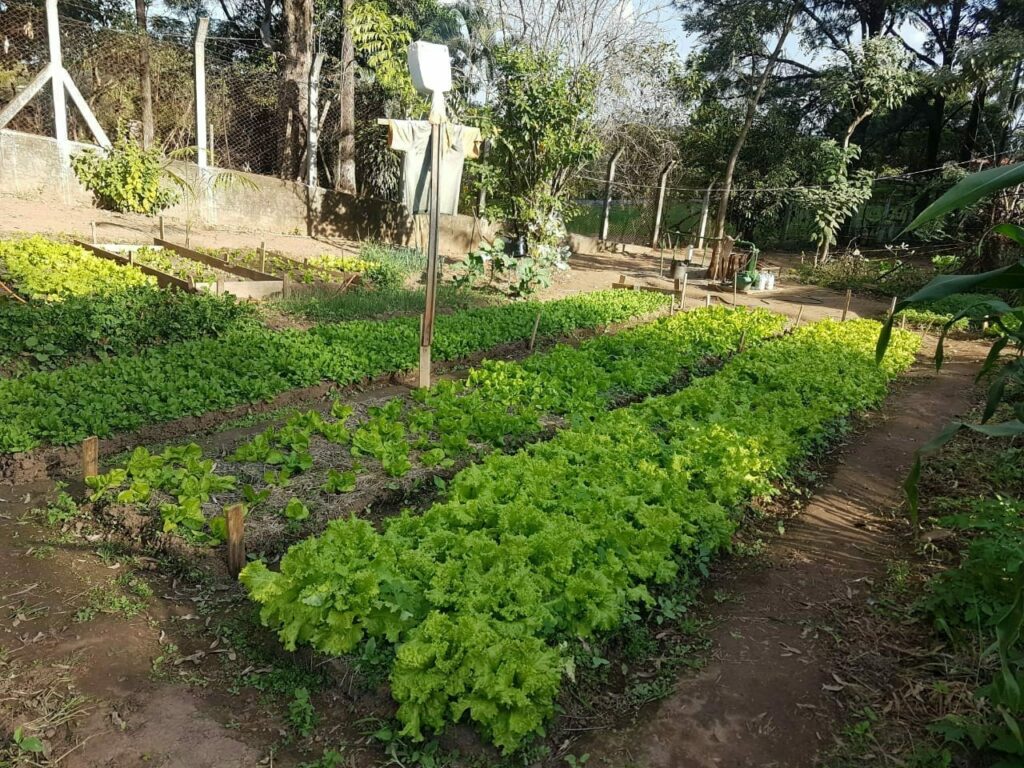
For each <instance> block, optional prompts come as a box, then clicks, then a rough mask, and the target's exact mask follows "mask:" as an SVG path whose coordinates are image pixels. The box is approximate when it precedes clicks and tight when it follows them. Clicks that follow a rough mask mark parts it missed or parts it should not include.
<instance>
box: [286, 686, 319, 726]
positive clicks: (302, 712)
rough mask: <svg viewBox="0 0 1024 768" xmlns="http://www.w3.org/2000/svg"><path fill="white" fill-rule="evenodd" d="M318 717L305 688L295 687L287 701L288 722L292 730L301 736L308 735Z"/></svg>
mask: <svg viewBox="0 0 1024 768" xmlns="http://www.w3.org/2000/svg"><path fill="white" fill-rule="evenodd" d="M318 720H319V718H318V717H317V714H316V710H315V709H314V708H313V702H312V701H311V700H310V698H309V690H308V689H307V688H296V689H295V691H294V692H293V693H292V700H291V701H290V702H289V703H288V724H289V725H291V727H292V730H294V731H295V732H296V733H298V734H299V735H300V736H302V737H306V736H309V735H310V734H311V733H312V732H313V729H314V728H316V724H317V721H318Z"/></svg>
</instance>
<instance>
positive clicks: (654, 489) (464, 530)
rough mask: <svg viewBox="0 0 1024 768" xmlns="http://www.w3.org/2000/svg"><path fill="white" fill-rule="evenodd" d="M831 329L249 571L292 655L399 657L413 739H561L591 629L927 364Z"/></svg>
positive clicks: (397, 680)
mask: <svg viewBox="0 0 1024 768" xmlns="http://www.w3.org/2000/svg"><path fill="white" fill-rule="evenodd" d="M878 329H879V326H878V325H877V324H876V323H873V322H870V321H853V322H849V323H842V324H840V323H834V322H824V323H820V324H817V325H814V326H808V327H805V328H802V329H800V330H798V331H797V332H795V333H794V334H792V335H789V336H785V337H782V338H781V339H779V340H775V341H769V342H767V343H764V344H762V345H760V346H758V347H756V348H753V349H750V350H749V351H746V352H744V353H742V354H740V355H738V356H736V357H734V358H732V359H731V360H730V361H729V362H728V363H726V364H725V365H724V366H723V368H722V369H721V370H720V371H719V372H717V373H715V374H713V375H711V376H708V377H706V378H703V379H698V380H696V381H695V382H693V383H692V384H691V385H690V386H688V387H686V388H685V389H683V390H680V391H678V392H676V393H674V394H669V395H664V396H660V397H652V398H649V399H647V400H645V401H643V402H642V403H639V404H636V405H632V406H628V407H625V408H620V409H618V410H614V411H610V412H607V413H604V414H601V415H598V416H597V417H596V418H595V419H593V420H592V421H586V422H579V423H577V424H576V425H575V426H573V427H571V428H568V429H565V430H563V431H561V432H559V433H558V434H557V435H556V436H555V437H554V438H553V439H552V440H550V441H548V442H543V443H536V444H533V445H531V446H529V447H527V448H525V449H523V450H521V451H519V452H518V453H515V454H513V455H505V454H491V455H490V456H488V457H487V458H486V459H484V460H483V461H482V462H480V463H479V464H475V465H471V466H470V467H468V468H466V469H464V470H463V471H461V472H460V473H458V474H457V475H456V476H455V478H454V479H453V480H452V482H451V483H450V484H449V485H448V490H447V493H446V496H444V497H443V498H442V499H441V500H440V501H438V502H437V503H436V504H434V505H433V506H431V507H430V508H429V509H427V510H426V511H425V512H423V513H422V514H417V513H414V512H405V513H403V514H401V515H400V516H398V517H395V518H392V519H390V520H388V521H386V523H385V524H384V526H383V530H382V531H378V530H376V529H375V528H374V527H373V526H372V525H371V524H370V523H368V522H366V521H365V520H361V519H358V518H350V519H342V520H335V521H332V522H331V523H330V524H329V525H328V527H327V529H326V530H325V532H324V533H323V534H322V535H320V536H318V537H314V538H310V539H308V540H306V541H304V542H301V543H299V544H297V545H295V546H293V547H292V548H291V549H290V550H289V551H288V553H287V554H286V555H285V556H284V558H283V559H282V561H281V564H280V571H276V572H275V571H272V570H270V569H269V568H267V566H266V565H264V564H263V563H261V562H253V563H251V564H249V565H248V566H247V567H246V568H245V570H244V571H243V573H242V576H241V579H242V581H243V583H244V584H245V585H246V587H247V588H248V590H249V592H250V595H251V597H252V598H253V599H254V600H255V601H256V602H258V603H259V604H260V605H261V606H262V608H261V617H262V620H263V621H264V622H265V623H266V624H267V625H268V626H270V627H272V628H274V629H275V630H276V631H277V632H278V634H279V636H280V639H281V641H282V642H283V644H284V645H285V647H286V648H289V649H294V648H296V647H297V646H298V645H310V646H312V647H314V648H316V649H319V650H320V651H323V652H325V653H329V654H345V653H350V652H359V653H362V654H364V655H365V654H371V655H374V656H376V658H377V660H378V661H379V662H380V663H383V664H386V665H388V666H389V668H390V684H391V693H392V695H393V697H394V698H395V700H396V701H397V702H398V704H399V707H398V711H397V716H398V718H399V719H400V721H401V722H402V723H403V734H405V735H407V736H410V737H412V738H421V737H423V735H424V732H425V731H435V732H436V731H440V730H442V729H443V728H445V727H446V726H447V725H449V724H451V723H457V722H460V721H465V720H468V721H471V722H473V723H474V724H476V725H477V726H478V727H479V728H480V729H481V730H482V731H483V733H484V734H485V735H486V736H487V737H488V738H489V739H490V740H491V741H492V742H493V743H494V744H495V745H497V746H498V747H500V748H501V749H502V750H503V751H505V752H510V751H514V750H516V749H517V748H519V747H521V746H523V745H524V743H526V742H527V741H528V740H529V739H530V738H531V737H533V736H535V735H537V734H539V733H541V732H543V730H544V728H545V725H546V724H547V723H548V721H549V720H550V719H551V717H552V716H553V714H554V711H555V700H556V697H557V696H558V693H559V690H560V687H561V685H562V683H563V681H564V680H565V679H566V678H567V677H568V678H571V675H572V669H573V651H574V648H576V647H577V645H578V644H579V643H580V642H581V641H587V640H590V639H592V638H595V637H600V636H602V635H605V634H606V633H609V632H614V631H616V630H619V629H621V628H622V627H623V626H624V625H625V624H626V623H628V622H629V621H632V620H635V616H636V613H637V611H636V609H637V608H638V607H640V606H642V605H644V604H649V603H650V602H651V600H652V598H651V593H650V591H649V587H650V586H652V585H656V584H665V583H668V582H672V581H673V580H674V579H676V578H678V577H680V575H681V572H695V573H696V572H698V571H699V570H700V569H701V568H702V567H704V566H706V562H707V560H708V558H710V557H711V556H712V555H713V554H714V553H715V552H718V551H720V550H722V549H723V548H726V547H728V545H729V542H730V538H731V534H732V532H733V530H734V528H735V526H736V524H737V515H736V513H735V510H736V509H737V506H738V505H739V504H740V503H741V502H743V501H744V500H745V499H748V498H750V497H751V496H757V495H766V494H770V493H772V490H773V483H774V481H776V480H778V479H779V478H780V477H781V476H783V475H784V474H785V473H786V472H787V470H788V469H790V468H791V467H792V466H793V464H794V463H795V462H797V461H799V459H800V458H801V457H802V456H804V455H806V454H807V453H808V452H809V451H811V450H812V449H813V448H814V447H815V446H816V445H818V444H820V443H821V442H822V441H825V440H827V439H828V438H829V437H830V436H831V435H832V434H834V433H835V432H836V431H837V430H839V429H841V428H842V425H843V423H844V420H845V419H846V418H847V416H848V415H849V414H850V413H851V412H853V411H857V410H859V409H863V408H867V407H870V406H872V405H875V404H877V403H878V402H879V401H880V400H881V399H882V398H883V397H884V395H885V393H886V389H887V383H888V382H889V380H890V379H892V378H893V377H894V376H896V375H897V374H898V373H900V372H901V371H903V370H905V369H906V368H907V367H908V366H909V365H910V364H911V362H912V360H913V357H914V354H915V352H916V350H917V346H918V339H917V337H916V336H913V335H911V334H908V333H902V332H898V333H897V335H896V337H895V341H894V344H893V346H892V347H891V348H890V350H889V353H888V355H887V357H886V358H885V360H884V362H883V364H882V365H881V366H878V365H876V364H875V362H874V359H873V350H874V345H875V341H876V339H877V336H878Z"/></svg>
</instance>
